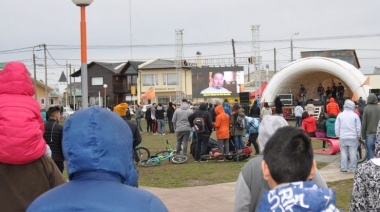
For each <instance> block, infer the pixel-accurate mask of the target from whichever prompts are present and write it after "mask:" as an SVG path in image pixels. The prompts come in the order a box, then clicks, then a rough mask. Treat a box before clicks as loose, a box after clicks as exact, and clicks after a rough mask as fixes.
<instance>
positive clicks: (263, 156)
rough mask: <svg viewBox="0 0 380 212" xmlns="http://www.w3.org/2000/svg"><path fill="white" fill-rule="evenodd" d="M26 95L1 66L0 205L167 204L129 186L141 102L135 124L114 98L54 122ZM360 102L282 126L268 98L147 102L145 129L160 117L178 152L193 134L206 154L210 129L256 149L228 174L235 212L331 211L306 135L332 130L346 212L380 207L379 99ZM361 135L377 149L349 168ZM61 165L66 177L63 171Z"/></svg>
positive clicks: (157, 128)
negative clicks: (350, 179) (346, 184)
mask: <svg viewBox="0 0 380 212" xmlns="http://www.w3.org/2000/svg"><path fill="white" fill-rule="evenodd" d="M20 85H22V86H20ZM34 92H35V89H34V87H33V84H32V81H31V79H30V77H29V73H28V70H27V69H26V67H25V65H24V64H22V63H19V62H10V63H8V64H7V65H6V66H5V67H4V69H3V70H2V71H0V108H1V110H0V117H1V119H0V129H1V131H0V179H1V182H2V183H1V186H0V201H1V208H2V210H4V211H73V210H87V211H158V212H160V211H168V209H167V208H166V206H165V205H164V203H163V202H162V201H161V200H160V199H159V198H158V197H156V196H155V195H153V194H151V193H149V192H147V191H144V190H141V189H139V188H138V172H137V169H136V167H135V161H134V158H133V155H134V152H133V150H134V147H135V146H137V145H138V144H139V143H140V142H141V133H142V132H143V130H142V128H141V119H143V118H144V114H143V113H142V111H139V110H140V109H141V108H140V107H138V108H137V111H136V113H135V116H136V117H135V119H136V123H133V122H131V121H130V120H129V119H130V118H129V117H128V115H127V112H128V111H129V110H128V104H127V103H120V104H118V105H117V106H115V107H114V108H113V111H109V110H107V109H103V108H100V107H90V108H86V109H82V110H79V111H77V112H76V113H75V114H74V115H72V116H71V117H70V118H69V119H67V120H66V121H65V123H64V125H63V126H61V125H60V124H59V116H60V115H59V108H57V107H51V108H49V109H48V111H47V115H46V116H47V121H46V122H45V123H44V121H43V119H42V115H41V113H40V108H39V105H38V103H37V102H36V100H35V99H34V98H33V95H34ZM367 99H368V100H367V104H366V106H364V108H363V109H362V113H361V112H360V110H358V112H357V113H356V112H355V104H354V102H352V101H350V100H346V101H345V103H344V106H343V111H342V112H341V111H340V110H339V111H337V110H336V108H334V104H333V103H334V102H333V101H332V99H330V103H329V104H331V106H329V105H327V106H326V107H327V108H328V109H327V114H329V113H330V114H329V115H328V116H327V115H326V114H323V115H321V116H320V117H319V118H318V120H316V119H315V118H314V117H312V115H311V114H312V113H311V112H310V111H311V109H312V107H310V108H311V109H309V110H308V109H305V110H304V111H302V113H301V123H297V126H296V127H293V126H288V122H287V121H286V120H285V119H284V118H283V117H282V116H281V114H282V111H280V110H275V113H276V114H272V111H271V110H270V112H269V111H268V110H269V109H270V107H269V106H268V104H267V103H264V104H263V107H262V108H261V105H260V104H261V103H260V104H259V102H258V100H255V101H254V103H253V105H252V106H251V107H250V109H249V111H247V113H246V112H245V111H244V109H243V108H242V107H241V106H240V105H239V103H238V101H237V100H236V101H234V102H233V103H229V102H228V101H225V102H223V103H221V102H218V101H216V102H215V104H207V103H201V104H199V105H197V106H196V107H194V106H191V103H189V102H188V101H187V100H186V99H183V100H182V103H181V105H179V106H177V107H175V105H174V104H172V103H169V108H168V109H167V110H166V111H164V109H163V106H162V105H161V104H155V103H153V104H152V107H150V108H149V109H148V110H147V111H146V113H145V119H146V120H147V123H148V127H147V132H152V133H155V134H159V135H165V119H167V120H168V124H169V132H170V133H169V134H176V138H177V148H176V153H177V154H187V152H188V151H187V146H188V141H189V138H193V142H196V147H195V152H196V153H195V158H194V161H195V162H198V161H201V156H202V155H204V154H207V151H206V146H205V143H206V144H207V142H208V141H209V139H210V136H211V134H212V133H213V131H214V130H215V132H216V137H217V142H218V151H219V152H220V153H224V154H228V153H229V152H230V151H231V149H230V147H229V142H230V140H232V141H233V142H232V143H233V144H234V148H235V149H234V151H239V150H242V149H243V148H245V147H246V146H250V145H253V146H254V148H255V153H254V154H256V155H258V156H256V157H254V158H253V159H251V160H250V161H249V162H247V163H246V164H245V165H244V167H243V168H242V169H241V172H240V174H239V176H238V178H237V183H236V198H235V204H234V210H235V211H239V212H240V211H256V210H258V211H277V210H282V209H298V210H304V209H307V210H311V211H338V209H337V208H336V207H335V196H334V192H333V191H332V190H331V189H328V188H327V185H326V183H325V181H324V180H323V178H322V177H321V175H320V173H319V171H318V169H317V168H316V162H315V161H314V156H313V149H312V145H311V139H310V137H314V136H319V137H323V136H333V137H338V138H339V140H340V143H341V155H342V165H341V171H342V172H345V171H348V170H350V171H351V172H356V175H355V181H354V189H353V193H352V197H353V198H352V200H351V205H350V209H351V210H352V211H373V210H379V208H380V205H379V201H378V200H377V198H378V196H379V191H378V189H376V188H377V186H379V183H380V173H379V172H378V170H379V167H380V162H379V159H380V139H379V134H380V122H379V119H380V105H378V99H377V97H376V96H375V95H374V94H370V95H369V96H368V98H367ZM280 103H281V102H280ZM280 103H278V104H280ZM301 108H302V107H301ZM300 112H301V111H300ZM335 113H336V114H335ZM298 115H299V113H298ZM138 119H139V120H138ZM329 123H332V124H329ZM312 125H313V126H312ZM331 125H333V127H332V128H331ZM244 136H245V137H246V138H247V139H248V142H247V144H245V143H244V142H243V137H244ZM360 137H362V138H363V139H365V140H366V145H367V147H368V151H372V153H374V152H376V154H375V155H374V154H367V157H368V161H367V162H366V163H364V164H363V165H362V166H360V167H358V168H357V167H356V163H355V157H356V154H352V152H353V150H355V151H356V149H355V148H357V141H358V139H359V138H360ZM355 142H356V143H355ZM49 150H50V151H49ZM259 154H260V155H259ZM348 154H349V155H350V165H347V155H348ZM49 155H50V156H49ZM344 157H346V159H344ZM64 162H65V163H66V167H67V173H68V178H69V181H68V182H67V181H66V180H65V179H64V178H63V175H62V172H63V169H64V168H65V166H64V165H63V164H64ZM289 164H292V166H289ZM374 185H375V186H374ZM290 194H291V195H290ZM62 197H64V201H62Z"/></svg>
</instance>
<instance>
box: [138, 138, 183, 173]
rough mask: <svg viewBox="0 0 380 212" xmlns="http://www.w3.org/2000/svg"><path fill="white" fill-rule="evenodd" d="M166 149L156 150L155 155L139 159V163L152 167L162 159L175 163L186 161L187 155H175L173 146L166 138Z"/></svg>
mask: <svg viewBox="0 0 380 212" xmlns="http://www.w3.org/2000/svg"><path fill="white" fill-rule="evenodd" d="M166 144H167V147H166V150H164V151H161V152H158V153H157V154H156V155H155V156H153V157H151V158H149V159H145V160H141V161H140V162H139V165H140V166H142V167H152V166H157V165H160V164H161V163H162V162H163V161H164V160H169V162H170V161H171V162H173V163H175V164H181V163H186V161H187V156H186V155H176V154H175V151H174V149H173V147H172V146H171V145H170V144H169V141H168V140H166Z"/></svg>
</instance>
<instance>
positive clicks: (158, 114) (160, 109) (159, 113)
mask: <svg viewBox="0 0 380 212" xmlns="http://www.w3.org/2000/svg"><path fill="white" fill-rule="evenodd" d="M164 112H165V110H164V108H163V107H160V106H158V107H157V109H156V119H165V114H164Z"/></svg>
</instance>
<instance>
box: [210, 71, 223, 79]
mask: <svg viewBox="0 0 380 212" xmlns="http://www.w3.org/2000/svg"><path fill="white" fill-rule="evenodd" d="M215 74H222V75H223V76H224V72H223V71H213V72H212V74H211V77H212V78H214V76H215Z"/></svg>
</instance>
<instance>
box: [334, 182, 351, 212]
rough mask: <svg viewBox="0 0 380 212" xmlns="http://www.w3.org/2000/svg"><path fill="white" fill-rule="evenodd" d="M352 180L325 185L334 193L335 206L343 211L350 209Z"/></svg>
mask: <svg viewBox="0 0 380 212" xmlns="http://www.w3.org/2000/svg"><path fill="white" fill-rule="evenodd" d="M353 184H354V180H353V179H348V180H341V181H336V182H331V183H327V186H328V187H329V188H331V189H333V190H334V191H335V198H336V206H337V207H338V208H339V209H341V210H344V211H348V210H349V208H350V200H351V194H352V186H353Z"/></svg>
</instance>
